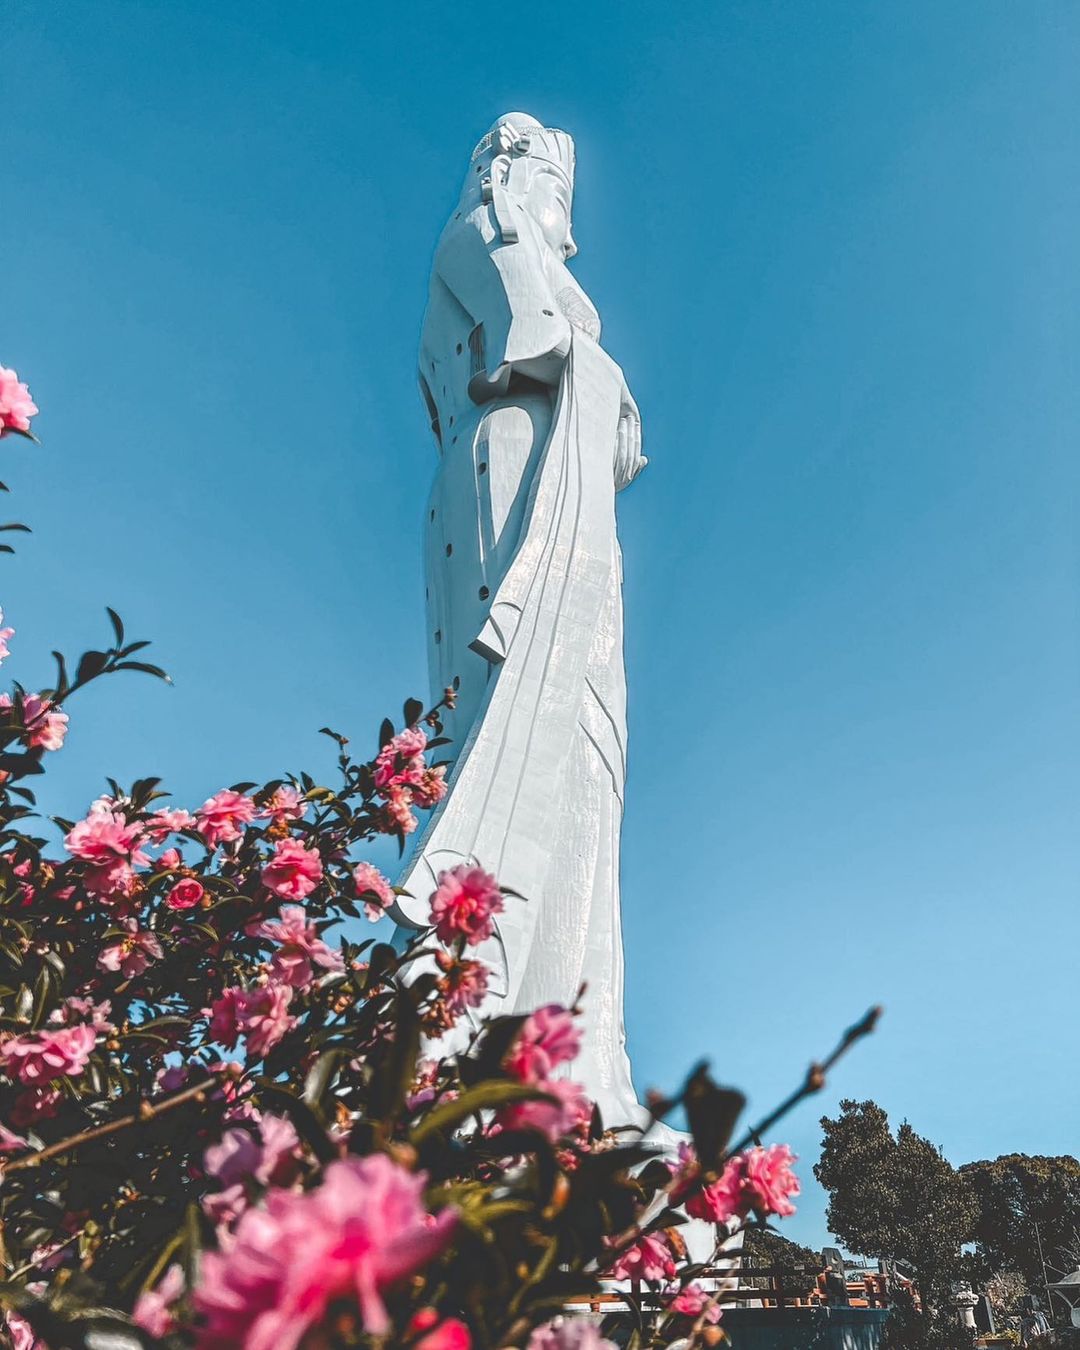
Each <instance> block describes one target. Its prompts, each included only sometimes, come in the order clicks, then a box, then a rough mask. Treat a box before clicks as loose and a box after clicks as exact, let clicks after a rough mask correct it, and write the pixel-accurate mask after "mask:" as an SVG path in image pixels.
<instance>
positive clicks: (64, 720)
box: [22, 694, 68, 750]
mask: <svg viewBox="0 0 1080 1350" xmlns="http://www.w3.org/2000/svg"><path fill="white" fill-rule="evenodd" d="M22 717H23V726H24V727H25V728H26V730H25V731H24V732H23V740H24V741H25V742H26V744H27V745H28V746H29V747H30V749H31V750H59V749H60V747H61V746H62V745H63V744H64V737H65V736H66V735H67V729H68V715H67V713H66V712H58V711H57V710H56V707H55V705H54V704H53V703H52V702H51V700H49V699H47V698H42V696H41V695H40V694H24V695H23V705H22Z"/></svg>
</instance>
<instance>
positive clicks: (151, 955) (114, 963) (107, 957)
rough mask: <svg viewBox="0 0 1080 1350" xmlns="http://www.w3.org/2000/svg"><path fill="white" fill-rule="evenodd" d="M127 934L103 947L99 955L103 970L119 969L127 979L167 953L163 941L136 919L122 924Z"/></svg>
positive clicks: (99, 963)
mask: <svg viewBox="0 0 1080 1350" xmlns="http://www.w3.org/2000/svg"><path fill="white" fill-rule="evenodd" d="M122 926H123V927H124V928H126V929H127V930H128V932H127V935H126V936H125V937H122V938H118V939H117V940H116V941H115V942H110V943H109V944H108V945H107V946H105V947H102V949H101V952H100V954H99V955H98V965H99V966H100V967H101V968H102V970H112V971H117V972H119V973H120V974H121V975H123V977H124V978H125V979H126V980H130V979H131V978H132V976H134V975H141V974H142V973H143V971H144V970H146V968H147V967H148V966H149V965H150V962H151V961H160V960H161V958H162V957H163V956H164V955H165V953H164V952H163V951H162V949H161V943H160V942H159V941H158V940H157V938H156V936H155V935H154V934H153V933H150V932H148V931H146V930H145V929H141V930H140V929H139V928H138V926H137V925H136V922H135V920H134V919H128V920H127V921H125V922H124V924H123V925H122Z"/></svg>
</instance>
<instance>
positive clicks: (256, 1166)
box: [203, 1115, 300, 1186]
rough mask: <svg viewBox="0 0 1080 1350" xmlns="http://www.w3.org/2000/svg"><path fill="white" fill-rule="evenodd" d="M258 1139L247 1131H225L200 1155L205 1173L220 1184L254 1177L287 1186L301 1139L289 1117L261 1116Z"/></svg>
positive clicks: (266, 1183)
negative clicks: (217, 1140)
mask: <svg viewBox="0 0 1080 1350" xmlns="http://www.w3.org/2000/svg"><path fill="white" fill-rule="evenodd" d="M258 1129H259V1135H260V1137H261V1142H259V1141H258V1140H256V1139H255V1137H254V1135H253V1134H252V1133H251V1131H250V1130H247V1129H239V1128H237V1129H231V1130H226V1131H225V1133H224V1134H223V1135H222V1136H221V1142H220V1143H217V1144H211V1145H210V1147H209V1148H208V1149H207V1150H206V1153H205V1154H204V1156H203V1163H204V1166H205V1168H206V1172H207V1175H209V1176H212V1177H214V1178H216V1180H218V1181H220V1182H221V1184H222V1186H232V1185H234V1184H235V1183H236V1182H238V1181H244V1180H245V1179H246V1178H248V1177H254V1179H255V1180H256V1181H258V1182H259V1183H260V1184H261V1185H263V1186H287V1185H288V1184H289V1183H290V1182H291V1181H292V1180H293V1178H294V1177H295V1176H296V1173H297V1171H298V1169H299V1164H300V1158H299V1152H300V1138H299V1136H298V1135H297V1133H296V1130H295V1128H294V1127H293V1124H292V1122H291V1121H290V1120H286V1119H285V1117H283V1116H274V1115H264V1116H263V1117H262V1119H261V1120H260V1121H259V1125H258Z"/></svg>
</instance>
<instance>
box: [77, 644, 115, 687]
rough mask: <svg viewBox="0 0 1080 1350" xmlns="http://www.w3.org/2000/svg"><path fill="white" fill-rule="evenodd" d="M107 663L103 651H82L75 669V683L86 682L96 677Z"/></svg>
mask: <svg viewBox="0 0 1080 1350" xmlns="http://www.w3.org/2000/svg"><path fill="white" fill-rule="evenodd" d="M108 664H109V658H108V657H107V656H106V655H105V653H104V652H94V651H90V652H84V653H83V656H82V660H81V661H80V662H79V666H78V669H77V670H76V671H75V683H76V684H86V683H87V682H88V681H89V680H93V679H96V678H97V677H98V676H99V675H100V674H101V673H102V671H103V670H104V669H105V667H106V666H107V665H108Z"/></svg>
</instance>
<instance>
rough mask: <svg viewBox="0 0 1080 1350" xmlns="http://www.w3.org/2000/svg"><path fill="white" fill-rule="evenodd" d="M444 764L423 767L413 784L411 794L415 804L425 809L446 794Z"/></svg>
mask: <svg viewBox="0 0 1080 1350" xmlns="http://www.w3.org/2000/svg"><path fill="white" fill-rule="evenodd" d="M446 793H447V787H446V765H445V764H437V765H435V766H434V767H433V768H430V769H425V770H424V772H423V773H422V774H421V775H420V781H419V782H418V783H416V784H414V785H413V789H412V794H413V799H414V800H415V802H416V804H417V806H419V807H422V808H423V809H424V810H425V811H427V810H430V808H431V807H433V806H438V804H439V802H441V801H442V799H443V798H444V797H445V796H446Z"/></svg>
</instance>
